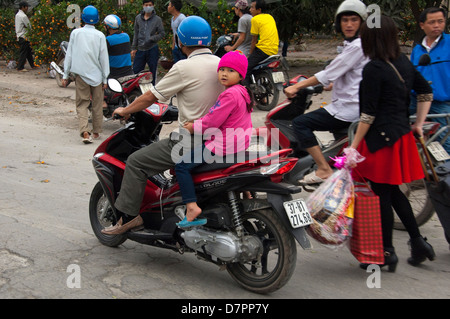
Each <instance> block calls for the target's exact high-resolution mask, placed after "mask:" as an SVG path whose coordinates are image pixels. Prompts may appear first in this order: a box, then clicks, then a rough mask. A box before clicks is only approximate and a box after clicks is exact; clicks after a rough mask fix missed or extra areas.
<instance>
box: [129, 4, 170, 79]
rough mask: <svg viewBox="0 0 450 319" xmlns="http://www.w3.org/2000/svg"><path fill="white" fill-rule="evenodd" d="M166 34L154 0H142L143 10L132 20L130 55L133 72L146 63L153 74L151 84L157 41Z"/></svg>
mask: <svg viewBox="0 0 450 319" xmlns="http://www.w3.org/2000/svg"><path fill="white" fill-rule="evenodd" d="M165 35H166V33H165V31H164V27H163V23H162V20H161V18H160V17H159V16H157V15H156V13H155V7H154V2H153V1H149V0H143V10H142V12H141V13H139V14H138V15H137V16H136V19H135V21H134V37H133V42H132V44H131V57H132V58H134V61H133V71H134V73H135V74H138V73H139V72H141V71H143V70H144V69H145V65H146V64H148V68H149V70H150V72H152V74H153V81H152V83H153V85H155V83H156V70H157V67H158V59H159V48H158V41H159V40H161V39H162V38H164V36H165Z"/></svg>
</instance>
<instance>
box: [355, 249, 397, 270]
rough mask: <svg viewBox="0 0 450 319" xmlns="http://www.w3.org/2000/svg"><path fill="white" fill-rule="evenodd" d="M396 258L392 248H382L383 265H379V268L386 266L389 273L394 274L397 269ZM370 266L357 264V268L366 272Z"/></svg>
mask: <svg viewBox="0 0 450 319" xmlns="http://www.w3.org/2000/svg"><path fill="white" fill-rule="evenodd" d="M397 263H398V257H397V255H396V254H395V249H394V247H389V248H384V264H382V265H380V267H384V266H388V271H389V272H395V269H396V268H397ZM369 265H370V264H359V267H360V268H362V269H365V270H367V267H369Z"/></svg>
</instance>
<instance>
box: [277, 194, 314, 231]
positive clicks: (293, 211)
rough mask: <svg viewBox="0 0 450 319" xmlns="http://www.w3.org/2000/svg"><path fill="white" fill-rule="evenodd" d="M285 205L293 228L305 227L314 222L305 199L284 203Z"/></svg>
mask: <svg viewBox="0 0 450 319" xmlns="http://www.w3.org/2000/svg"><path fill="white" fill-rule="evenodd" d="M283 205H284V209H285V210H286V214H287V216H288V218H289V221H290V222H291V226H292V227H293V228H299V227H304V226H307V225H309V224H311V223H312V222H313V220H312V218H311V214H310V213H309V211H308V207H307V206H306V203H305V200H304V199H303V198H300V199H296V200H291V201H289V202H284V203H283Z"/></svg>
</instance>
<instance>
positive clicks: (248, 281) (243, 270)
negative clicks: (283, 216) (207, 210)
mask: <svg viewBox="0 0 450 319" xmlns="http://www.w3.org/2000/svg"><path fill="white" fill-rule="evenodd" d="M242 221H243V226H244V228H245V231H246V233H247V234H248V235H254V236H257V237H258V238H259V239H260V240H261V242H262V244H263V253H262V256H261V258H260V259H259V260H253V261H251V262H248V263H232V264H228V265H227V271H228V273H229V274H230V276H231V277H232V278H233V279H234V280H235V281H236V282H238V283H239V284H240V285H241V286H243V287H244V288H245V289H247V290H250V291H253V292H256V293H260V294H266V293H270V292H273V291H275V290H278V289H280V288H281V287H283V286H284V285H285V284H286V283H287V282H288V281H289V279H290V278H291V276H292V274H293V273H294V270H295V266H296V262H297V248H296V245H295V240H294V237H293V236H292V234H291V233H290V232H289V230H288V229H286V227H285V226H284V224H283V223H282V221H281V220H280V219H279V218H278V215H277V214H276V213H275V212H274V211H273V210H272V209H264V210H258V211H252V212H246V213H244V214H242Z"/></svg>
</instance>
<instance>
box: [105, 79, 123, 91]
mask: <svg viewBox="0 0 450 319" xmlns="http://www.w3.org/2000/svg"><path fill="white" fill-rule="evenodd" d="M108 87H109V89H110V90H111V91H113V92H116V93H122V92H123V89H122V84H120V82H119V81H117V80H116V79H108Z"/></svg>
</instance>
